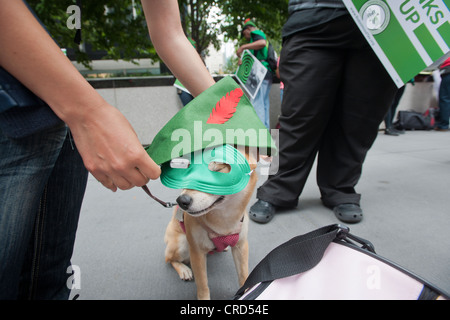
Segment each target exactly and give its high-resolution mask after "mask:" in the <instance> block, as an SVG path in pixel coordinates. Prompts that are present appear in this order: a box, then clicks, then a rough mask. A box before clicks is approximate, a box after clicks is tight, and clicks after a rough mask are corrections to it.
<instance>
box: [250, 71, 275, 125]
mask: <svg viewBox="0 0 450 320" xmlns="http://www.w3.org/2000/svg"><path fill="white" fill-rule="evenodd" d="M271 86H272V80H267V79H266V80H263V82H262V84H261V87H260V88H259V90H258V93H257V94H256V96H255V98H254V99H253V100H252V101H251V102H252V105H253V107H254V108H255V111H256V114H257V115H258V118H259V119H260V120H261V122H262V123H263V124H264V125H265V126H266V128H267V129H270V99H269V93H270V87H271Z"/></svg>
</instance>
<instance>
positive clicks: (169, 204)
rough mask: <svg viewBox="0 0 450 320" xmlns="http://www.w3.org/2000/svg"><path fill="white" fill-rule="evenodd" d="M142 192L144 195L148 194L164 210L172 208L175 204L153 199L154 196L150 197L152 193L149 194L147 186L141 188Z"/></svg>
mask: <svg viewBox="0 0 450 320" xmlns="http://www.w3.org/2000/svg"><path fill="white" fill-rule="evenodd" d="M142 190H144V191H145V193H146V194H148V195H149V196H150V197H151V198H152V199H153V200H155V201H157V202H159V203H160V204H161V205H162V206H163V207H166V208H172V207H173V206H176V205H177V203H173V202H165V201H162V200H161V199H158V198H157V197H155V196H154V195H152V193H151V192H150V190H149V189H148V187H147V186H142Z"/></svg>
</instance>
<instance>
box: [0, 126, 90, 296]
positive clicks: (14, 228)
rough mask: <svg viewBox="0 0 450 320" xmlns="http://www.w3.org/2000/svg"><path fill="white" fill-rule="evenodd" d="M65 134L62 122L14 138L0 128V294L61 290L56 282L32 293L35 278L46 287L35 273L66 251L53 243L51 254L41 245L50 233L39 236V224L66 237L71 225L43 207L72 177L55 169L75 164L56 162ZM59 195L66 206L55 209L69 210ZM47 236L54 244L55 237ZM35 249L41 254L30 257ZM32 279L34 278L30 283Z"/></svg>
mask: <svg viewBox="0 0 450 320" xmlns="http://www.w3.org/2000/svg"><path fill="white" fill-rule="evenodd" d="M66 135H67V129H66V127H58V128H53V129H50V130H46V131H45V132H41V133H38V134H35V135H33V136H30V137H27V138H24V139H17V140H13V139H9V138H7V137H6V136H4V135H3V134H2V133H1V132H0V150H1V153H2V155H5V156H3V157H2V158H1V159H0V261H2V263H0V287H1V288H2V290H0V299H19V298H22V299H30V298H42V299H44V298H45V299H46V298H52V297H54V298H57V297H58V295H57V294H56V293H55V292H56V291H59V290H60V287H61V284H58V285H56V286H57V287H58V288H51V289H50V288H49V289H48V293H49V294H48V295H40V296H36V295H35V294H34V293H35V292H36V289H35V288H36V286H35V285H36V280H38V281H39V286H44V287H45V286H47V284H46V280H42V281H41V278H40V277H39V275H38V273H36V272H37V271H39V272H44V273H45V272H47V269H48V264H46V263H47V261H49V260H48V259H52V258H53V257H52V256H56V255H59V252H61V251H65V249H63V246H64V245H62V246H61V247H57V251H53V250H54V249H51V253H49V252H48V250H47V249H45V248H46V247H47V245H48V240H49V238H48V237H46V236H44V235H43V233H42V232H41V230H42V228H44V229H46V232H47V233H50V234H52V236H53V237H56V238H58V237H59V235H61V232H62V233H64V235H63V236H64V237H66V231H67V230H70V229H71V228H70V226H69V224H70V223H69V222H68V221H67V220H65V219H64V218H61V217H59V216H58V217H57V218H54V217H50V218H49V219H48V220H47V218H48V216H46V215H45V214H44V215H42V212H46V211H48V210H49V208H51V207H52V206H53V205H52V203H54V201H56V199H58V198H61V195H62V193H61V191H62V189H64V188H66V186H67V188H70V182H68V181H66V179H65V178H64V177H62V176H59V175H60V173H58V171H59V172H60V171H61V170H62V171H67V170H68V171H70V170H71V169H70V168H74V167H78V165H77V164H76V159H75V158H71V159H68V160H69V162H67V163H68V164H69V166H65V167H64V166H61V165H59V164H57V163H61V162H60V161H61V159H62V158H64V156H62V150H63V149H65V148H64V147H63V144H64V141H65V139H66ZM66 160H67V159H66ZM55 164H56V165H55ZM84 172H86V170H85V169H84ZM66 174H67V172H64V175H66ZM58 176H59V178H57V177H58ZM54 179H59V182H58V185H57V186H56V188H55V186H54V183H52V182H51V181H52V180H54ZM78 179H79V180H80V181H78V183H79V184H83V177H81V176H79V178H78ZM70 192H72V193H75V194H79V192H80V190H76V189H72V190H70ZM83 192H84V187H83ZM46 199H47V200H48V199H50V201H46ZM61 200H62V201H63V202H64V203H65V206H66V207H64V210H67V211H64V210H60V212H59V213H58V214H61V215H62V216H64V215H67V214H70V213H69V212H71V211H70V207H71V206H72V205H71V204H70V199H68V198H66V199H61ZM54 212H55V213H57V212H56V211H54ZM53 219H56V220H53ZM49 223H50V226H49ZM55 225H56V226H55ZM36 227H37V229H36ZM66 227H67V228H66ZM67 233H70V231H67ZM58 234H59V235H58ZM45 241H47V242H45ZM49 241H50V242H51V243H52V245H53V244H54V243H53V239H50V240H49ZM60 244H61V243H60ZM36 251H40V253H43V254H41V255H39V256H37V255H35V256H34V257H32V256H30V254H31V253H33V252H36ZM65 271H66V270H63V272H65ZM68 276H69V275H66V279H67V277H68ZM32 278H33V280H34V282H31V279H32ZM60 282H62V281H60ZM64 283H65V281H64ZM47 287H48V286H47ZM45 290H47V289H45ZM52 292H53V293H52Z"/></svg>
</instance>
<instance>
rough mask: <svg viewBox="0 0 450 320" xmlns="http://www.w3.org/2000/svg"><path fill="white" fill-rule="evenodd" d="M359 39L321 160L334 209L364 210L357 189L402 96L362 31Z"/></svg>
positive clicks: (320, 174) (320, 173)
mask: <svg viewBox="0 0 450 320" xmlns="http://www.w3.org/2000/svg"><path fill="white" fill-rule="evenodd" d="M355 33H356V34H355V35H354V41H353V43H352V45H351V46H350V47H349V48H348V51H347V55H346V56H347V58H346V64H345V65H346V69H345V71H344V74H343V76H344V77H343V80H342V87H341V90H340V93H341V94H340V98H339V104H338V107H337V108H336V109H335V110H334V113H333V116H332V119H331V121H330V123H329V124H330V125H329V126H328V128H327V131H326V133H325V135H324V139H323V141H322V144H321V147H320V149H319V155H318V165H317V183H318V185H319V188H320V192H321V195H322V202H323V203H324V205H326V206H328V207H335V206H338V205H340V204H348V203H349V204H356V205H358V206H359V202H360V195H359V194H358V193H356V191H355V186H356V184H357V183H358V181H359V178H360V176H361V171H362V165H363V162H364V159H365V157H366V154H367V152H368V150H369V149H370V147H371V146H372V144H373V142H374V141H375V138H376V137H377V134H378V128H379V125H380V123H381V121H383V118H384V116H385V114H386V112H387V110H388V108H389V107H390V105H391V102H392V100H393V98H394V94H395V92H396V87H395V85H394V83H393V81H392V80H391V78H390V77H389V75H388V73H387V72H386V70H385V69H384V67H383V66H382V64H381V63H380V62H379V61H378V59H377V57H376V56H375V54H374V53H373V51H372V49H371V48H370V47H369V46H368V45H367V44H366V41H365V39H364V38H363V37H362V36H361V34H360V32H359V30H358V29H357V28H356V26H355ZM355 46H356V47H355ZM355 222H356V221H355Z"/></svg>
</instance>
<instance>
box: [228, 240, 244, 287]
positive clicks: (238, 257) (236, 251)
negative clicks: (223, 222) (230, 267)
mask: <svg viewBox="0 0 450 320" xmlns="http://www.w3.org/2000/svg"><path fill="white" fill-rule="evenodd" d="M231 253H232V254H233V260H234V265H235V266H236V271H237V274H238V279H239V286H241V287H242V286H243V285H244V282H245V280H247V277H248V241H247V239H246V240H242V241H239V242H238V243H237V244H236V246H234V247H233V248H232V249H231Z"/></svg>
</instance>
